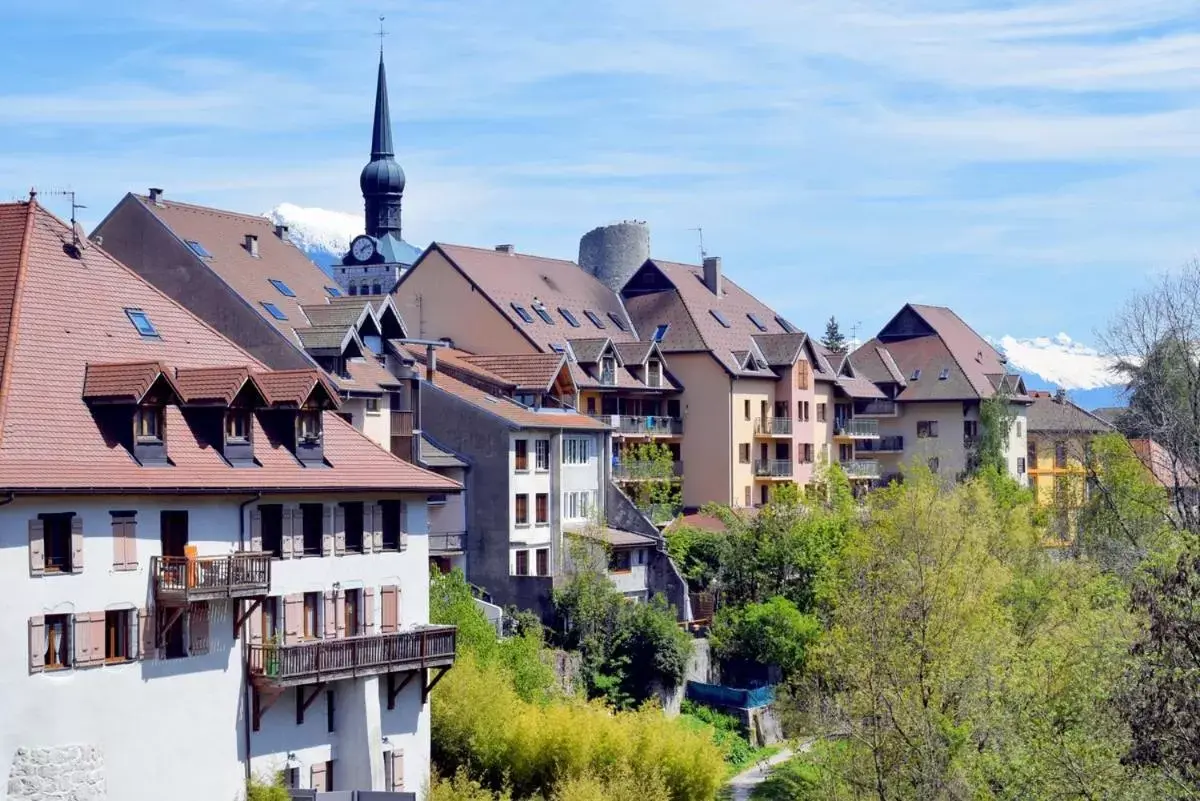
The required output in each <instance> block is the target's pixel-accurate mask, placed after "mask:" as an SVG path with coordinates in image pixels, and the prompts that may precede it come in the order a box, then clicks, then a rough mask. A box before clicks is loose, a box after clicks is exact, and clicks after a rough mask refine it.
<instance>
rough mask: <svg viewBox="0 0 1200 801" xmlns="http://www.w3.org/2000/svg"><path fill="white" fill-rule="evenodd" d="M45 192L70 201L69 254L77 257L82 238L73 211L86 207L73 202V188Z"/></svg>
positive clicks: (80, 248) (81, 248) (80, 249)
mask: <svg viewBox="0 0 1200 801" xmlns="http://www.w3.org/2000/svg"><path fill="white" fill-rule="evenodd" d="M46 194H48V195H54V196H55V197H65V198H69V199H70V201H71V244H70V249H71V255H72V256H74V257H75V258H79V254H80V253H82V252H83V240H82V239H81V238H80V236H79V222H78V220H76V219H75V212H76V211H78V210H79V209H86V208H87V206H85V205H83V204H82V203H77V202H75V190H74V189H52V190H51V191H49V192H47V193H46Z"/></svg>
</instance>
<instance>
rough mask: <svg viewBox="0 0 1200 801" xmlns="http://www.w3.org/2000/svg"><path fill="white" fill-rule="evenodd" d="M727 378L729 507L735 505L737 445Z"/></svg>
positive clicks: (730, 386) (730, 376)
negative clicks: (734, 470)
mask: <svg viewBox="0 0 1200 801" xmlns="http://www.w3.org/2000/svg"><path fill="white" fill-rule="evenodd" d="M727 374H728V376H729V419H728V420H726V421H725V422H726V424H727V425H726V428H725V441H726V442H728V443H729V505H730V506H734V505H735V504H736V503H737V496H736V495H734V489H733V465H734V464H735V462H734V460H735V459H737V455H736V454H735V453H734V452H733V449H734V448H736V447H737V443H736V442H734V441H733V373H727ZM753 456H754V455H753V454H751V460H750V461H751V464H753V462H754V459H753Z"/></svg>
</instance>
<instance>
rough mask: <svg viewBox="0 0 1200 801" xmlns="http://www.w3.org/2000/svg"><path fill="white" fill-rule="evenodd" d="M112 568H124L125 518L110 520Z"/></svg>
mask: <svg viewBox="0 0 1200 801" xmlns="http://www.w3.org/2000/svg"><path fill="white" fill-rule="evenodd" d="M112 547H113V570H124V569H125V518H123V517H114V518H113V521H112Z"/></svg>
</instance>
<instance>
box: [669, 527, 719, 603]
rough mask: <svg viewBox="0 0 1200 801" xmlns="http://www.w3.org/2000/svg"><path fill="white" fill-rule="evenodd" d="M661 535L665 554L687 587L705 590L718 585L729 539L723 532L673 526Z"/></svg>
mask: <svg viewBox="0 0 1200 801" xmlns="http://www.w3.org/2000/svg"><path fill="white" fill-rule="evenodd" d="M663 533H664V535H665V538H666V541H667V555H668V556H670V557H671V560H672V561H673V562H674V563H675V564H676V565H677V566H678V567H679V570H680V572H682V573H683V577H684V578H685V579H687V582H688V587H690V588H691V589H693V590H707V589H709V588H710V587H711V586H712V585H714V584H715V583H716V582H717V579H718V578H719V576H720V573H721V565H722V564H723V563H724V561H725V558H726V553H727V551H728V550H729V539H728V537H726V535H725V534H724V533H723V532H717V531H706V530H705V529H702V528H697V527H695V526H689V525H684V524H681V523H675V524H672V525H670V526H668V527H667V529H666V530H665V531H664V532H663Z"/></svg>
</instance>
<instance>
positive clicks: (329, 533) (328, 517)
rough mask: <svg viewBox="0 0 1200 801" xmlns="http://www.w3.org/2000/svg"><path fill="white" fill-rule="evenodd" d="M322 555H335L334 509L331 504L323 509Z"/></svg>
mask: <svg viewBox="0 0 1200 801" xmlns="http://www.w3.org/2000/svg"><path fill="white" fill-rule="evenodd" d="M321 556H333V509H332V508H331V507H330V506H329V504H325V506H324V508H323V509H322V510H321Z"/></svg>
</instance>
